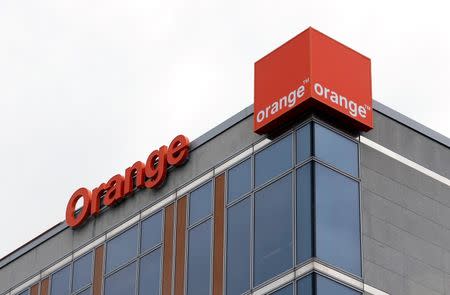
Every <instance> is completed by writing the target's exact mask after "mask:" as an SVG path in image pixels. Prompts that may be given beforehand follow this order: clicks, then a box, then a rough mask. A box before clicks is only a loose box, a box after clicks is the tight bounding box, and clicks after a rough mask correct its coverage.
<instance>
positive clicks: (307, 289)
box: [297, 274, 334, 295]
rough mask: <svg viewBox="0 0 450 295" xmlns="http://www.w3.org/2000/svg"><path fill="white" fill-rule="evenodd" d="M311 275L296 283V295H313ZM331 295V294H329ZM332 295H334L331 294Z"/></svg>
mask: <svg viewBox="0 0 450 295" xmlns="http://www.w3.org/2000/svg"><path fill="white" fill-rule="evenodd" d="M312 276H313V275H312V274H310V275H307V276H306V277H303V278H301V279H300V280H298V281H297V295H313V278H312ZM331 294H333V293H331ZM333 295H334V294H333Z"/></svg>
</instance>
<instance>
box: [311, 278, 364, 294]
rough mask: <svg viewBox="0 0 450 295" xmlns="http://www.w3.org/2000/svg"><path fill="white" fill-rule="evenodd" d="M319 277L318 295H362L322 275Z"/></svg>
mask: <svg viewBox="0 0 450 295" xmlns="http://www.w3.org/2000/svg"><path fill="white" fill-rule="evenodd" d="M316 276H317V287H316V289H317V295H329V294H333V295H361V293H360V292H358V291H356V290H353V289H351V288H349V287H346V286H344V285H341V284H339V283H337V282H335V281H333V280H330V279H328V278H325V277H323V276H321V275H316Z"/></svg>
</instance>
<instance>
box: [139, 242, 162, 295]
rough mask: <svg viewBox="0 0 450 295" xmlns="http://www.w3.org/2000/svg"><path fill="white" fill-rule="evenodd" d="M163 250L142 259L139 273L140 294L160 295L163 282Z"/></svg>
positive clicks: (159, 249)
mask: <svg viewBox="0 0 450 295" xmlns="http://www.w3.org/2000/svg"><path fill="white" fill-rule="evenodd" d="M160 278H161V248H158V249H157V250H155V251H153V252H151V253H150V254H147V255H146V256H144V257H142V259H141V262H140V271H139V294H140V295H158V294H159V290H160V282H161V279H160Z"/></svg>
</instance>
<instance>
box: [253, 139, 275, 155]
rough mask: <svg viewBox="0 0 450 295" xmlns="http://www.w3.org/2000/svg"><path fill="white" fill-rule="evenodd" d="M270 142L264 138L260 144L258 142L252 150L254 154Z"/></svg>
mask: <svg viewBox="0 0 450 295" xmlns="http://www.w3.org/2000/svg"><path fill="white" fill-rule="evenodd" d="M271 142H272V140H270V139H268V138H265V139H263V140H261V141H260V142H258V143H257V144H255V146H254V148H253V150H254V151H255V152H256V151H258V150H260V149H262V148H263V147H265V146H266V145H268V144H269V143H271Z"/></svg>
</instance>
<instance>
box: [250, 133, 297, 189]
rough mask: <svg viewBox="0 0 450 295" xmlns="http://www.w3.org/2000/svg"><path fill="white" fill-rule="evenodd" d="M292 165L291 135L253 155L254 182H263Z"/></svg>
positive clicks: (258, 183) (257, 183)
mask: <svg viewBox="0 0 450 295" xmlns="http://www.w3.org/2000/svg"><path fill="white" fill-rule="evenodd" d="M290 167H292V135H289V136H286V137H285V138H283V139H281V140H280V141H278V142H277V143H274V144H272V145H270V146H268V147H267V148H265V149H264V150H262V151H261V152H259V153H257V154H256V155H255V183H256V186H259V185H260V184H263V183H264V182H266V181H268V180H269V179H271V178H273V177H275V176H277V175H280V174H281V173H283V172H284V171H286V170H287V169H289V168H290Z"/></svg>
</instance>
